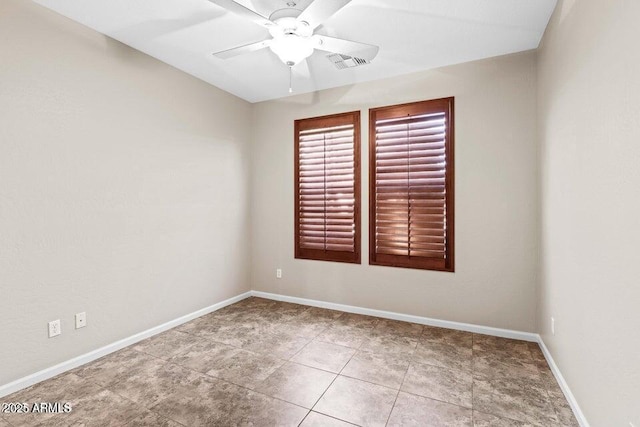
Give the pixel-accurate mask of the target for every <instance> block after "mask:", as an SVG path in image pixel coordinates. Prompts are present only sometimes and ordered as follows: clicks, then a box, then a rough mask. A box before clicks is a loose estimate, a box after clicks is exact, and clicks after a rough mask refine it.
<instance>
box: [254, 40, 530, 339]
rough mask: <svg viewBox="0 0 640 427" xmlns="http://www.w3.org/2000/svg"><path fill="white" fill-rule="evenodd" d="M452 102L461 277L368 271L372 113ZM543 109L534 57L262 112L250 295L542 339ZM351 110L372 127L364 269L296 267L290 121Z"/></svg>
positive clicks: (335, 93)
mask: <svg viewBox="0 0 640 427" xmlns="http://www.w3.org/2000/svg"><path fill="white" fill-rule="evenodd" d="M337 72H339V71H337ZM448 96H455V97H456V126H457V127H456V213H455V215H456V242H455V244H456V272H455V273H454V274H452V273H443V272H431V271H422V270H411V269H399V268H390V267H377V266H369V264H368V250H369V249H368V239H367V236H368V232H367V230H368V228H367V227H368V216H367V215H368V209H367V206H368V202H367V201H368V191H367V190H368V188H367V183H368V167H367V159H368V155H367V154H368V153H367V149H366V147H368V145H367V144H368V143H367V141H368V134H367V126H366V120H367V118H368V111H367V109H368V108H370V107H377V106H383V105H390V104H397V103H404V102H410V101H417V100H425V99H433V98H440V97H448ZM535 98H536V76H535V54H534V53H532V52H528V53H523V54H517V55H511V56H506V57H501V58H496V59H490V60H484V61H479V62H473V63H468V64H463V65H456V66H452V67H448V68H443V69H438V70H434V71H428V72H421V73H417V74H411V75H407V76H402V77H397V78H392V79H387V80H381V81H376V82H371V83H363V84H358V85H355V86H348V87H342V88H338V89H330V90H325V91H322V92H319V93H315V94H310V95H300V96H294V97H291V98H286V99H282V100H276V101H270V102H264V103H260V104H256V105H255V109H254V128H253V131H254V138H253V149H252V152H253V180H252V211H253V214H252V221H253V231H252V248H253V251H252V254H253V262H252V287H253V289H256V290H261V291H267V292H274V293H280V294H285V295H290V296H298V297H305V298H313V299H317V300H323V301H331V302H337V303H343V304H351V305H356V306H361V307H368V308H375V309H382V310H389V311H395V312H400V313H406V314H413V315H420V316H428V317H434V318H438V319H445V320H453V321H459V322H470V323H476V324H480V325H487V326H494V327H501V328H508V329H516V330H522V331H534V330H535V324H534V322H535V304H536V301H535V299H536V280H537V279H536V268H537V259H536V256H537V252H538V247H537V241H538V226H537V209H536V206H537V190H538V183H537V165H536V157H537V140H536V118H535V116H536V103H535V101H536V99H535ZM353 110H362V114H363V119H364V120H365V122H364V123H365V125H364V126H363V134H362V141H363V158H362V161H363V168H362V183H363V188H362V193H363V195H362V207H363V209H362V210H363V217H362V237H363V242H362V244H363V247H362V253H363V257H362V262H363V263H362V265H349V264H340V263H330V262H321V261H307V260H296V259H294V256H293V241H294V239H293V229H294V225H293V214H294V212H293V200H294V199H293V197H294V194H293V147H294V146H293V121H294V120H295V119H298V118H304V117H313V116H319V115H324V114H331V113H337V112H343V111H353ZM278 267H279V268H282V269H283V278H282V279H280V280H278V279H276V277H275V270H276V268H278Z"/></svg>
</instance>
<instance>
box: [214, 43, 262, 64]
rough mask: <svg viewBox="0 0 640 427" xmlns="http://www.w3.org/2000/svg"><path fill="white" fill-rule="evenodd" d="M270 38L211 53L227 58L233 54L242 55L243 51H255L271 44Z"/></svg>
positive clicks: (233, 55)
mask: <svg viewBox="0 0 640 427" xmlns="http://www.w3.org/2000/svg"><path fill="white" fill-rule="evenodd" d="M271 41H272V39H268V40H263V41H261V42H257V43H251V44H246V45H244V46H238V47H234V48H232V49H227V50H223V51H220V52H216V53H214V54H213V56H215V57H216V58H220V59H229V58H233V57H235V56H239V55H243V54H245V53H250V52H255V51H256V50H260V49H264V48H265V47H269V46H270V45H271Z"/></svg>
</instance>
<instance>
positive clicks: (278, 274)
mask: <svg viewBox="0 0 640 427" xmlns="http://www.w3.org/2000/svg"><path fill="white" fill-rule="evenodd" d="M276 279H282V269H281V268H276Z"/></svg>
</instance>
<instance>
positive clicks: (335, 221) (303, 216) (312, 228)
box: [295, 111, 360, 264]
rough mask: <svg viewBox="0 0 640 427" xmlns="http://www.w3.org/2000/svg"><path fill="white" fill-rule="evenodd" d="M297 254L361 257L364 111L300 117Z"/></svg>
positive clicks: (351, 259) (316, 257)
mask: <svg viewBox="0 0 640 427" xmlns="http://www.w3.org/2000/svg"><path fill="white" fill-rule="evenodd" d="M295 256H296V258H304V259H314V260H322V261H339V262H351V263H358V264H359V263H360V112H359V111H358V112H352V113H345V114H337V115H333V116H326V117H317V118H312V119H304V120H296V122H295Z"/></svg>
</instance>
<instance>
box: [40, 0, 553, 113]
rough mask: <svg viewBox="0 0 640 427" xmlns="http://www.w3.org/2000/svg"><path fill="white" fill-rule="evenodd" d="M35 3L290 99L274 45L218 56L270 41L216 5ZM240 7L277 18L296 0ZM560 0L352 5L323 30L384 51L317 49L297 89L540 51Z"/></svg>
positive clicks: (212, 77)
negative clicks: (350, 60)
mask: <svg viewBox="0 0 640 427" xmlns="http://www.w3.org/2000/svg"><path fill="white" fill-rule="evenodd" d="M35 1H36V2H37V3H39V4H41V5H43V6H46V7H48V8H50V9H52V10H55V11H57V12H58V13H60V14H62V15H64V16H67V17H69V18H71V19H73V20H75V21H78V22H80V23H82V24H84V25H86V26H88V27H90V28H93V29H94V30H97V31H99V32H101V33H103V34H106V35H108V36H110V37H112V38H114V39H116V40H119V41H121V42H123V43H125V44H127V45H129V46H131V47H133V48H135V49H138V50H140V51H142V52H145V53H147V54H149V55H151V56H153V57H155V58H157V59H159V60H161V61H164V62H166V63H167V64H171V65H173V66H174V67H176V68H178V69H180V70H183V71H185V72H187V73H189V74H192V75H193V76H196V77H198V78H200V79H202V80H204V81H206V82H208V83H211V84H212V85H214V86H217V87H219V88H221V89H223V90H226V91H228V92H231V93H233V94H235V95H237V96H239V97H241V98H244V99H246V100H247V101H250V102H258V101H264V100H268V99H275V98H281V97H285V96H288V95H289V93H288V89H289V74H288V68H287V66H286V65H284V64H283V63H282V62H280V60H279V59H278V58H277V57H276V56H275V54H273V53H272V52H271V51H270V50H269V49H263V50H261V51H258V52H254V53H250V54H248V55H244V56H240V57H236V58H232V59H227V60H222V59H217V58H214V57H213V56H212V55H211V53H212V52H216V51H220V50H224V49H228V48H232V47H235V46H238V45H243V44H247V43H252V42H256V41H260V40H262V39H264V38H267V37H268V36H269V35H268V32H267V30H265V29H264V28H262V27H260V26H258V25H256V24H254V23H252V22H250V21H247V20H245V19H243V18H240V17H238V16H237V15H234V14H232V13H229V12H227V11H225V10H224V9H222V8H220V7H218V6H216V5H214V4H213V3H210V2H209V1H207V0H35ZM237 1H238V3H241V4H243V5H244V6H246V7H249V8H251V9H254V10H256V11H257V12H259V13H261V14H263V15H266V16H268V15H269V14H270V13H271V12H272V11H273V10H276V9H280V8H282V7H286V3H287V1H291V0H237ZM310 1H311V0H297V3H298V5H297V7H298V8H304V6H306V5H307V4H309V3H310ZM316 1H324V0H316ZM556 1H557V0H353V1H351V3H349V4H347V6H345V7H344V8H343V9H342V10H340V11H339V12H338V13H337V14H335V15H333V16H332V17H331V18H330V19H329V20H328V21H326V22H325V24H324V25H323V26H321V27H320V28H319V29H318V31H317V32H318V33H320V34H325V35H329V36H333V37H340V38H345V39H349V40H354V41H360V42H363V43H369V44H375V45H378V46H380V53H379V54H378V56H377V57H376V59H375V60H374V61H373V62H372V63H371V64H369V65H365V66H362V67H358V68H352V69H345V70H338V69H336V68H335V66H334V65H333V64H331V63H330V62H329V60H328V59H327V58H326V57H325V56H326V53H324V52H319V51H316V52H315V53H314V55H313V56H312V57H310V58H309V59H308V64H309V68H310V71H311V76H310V77H307V78H305V77H302V75H303V71H302V70H297V75H294V78H293V88H294V93H304V92H312V91H315V90H320V89H326V88H330V87H337V86H343V85H349V84H353V83H357V82H363V81H370V80H376V79H380V78H385V77H391V76H396V75H401V74H406V73H411V72H415V71H420V70H425V69H430V68H435V67H441V66H445V65H451V64H457V63H461V62H467V61H473V60H477V59H481V58H488V57H492V56H498V55H504V54H508V53H513V52H519V51H524V50H529V49H534V48H536V47H537V46H538V44H539V43H540V39H541V37H542V34H543V33H544V30H545V28H546V26H547V23H548V21H549V17H550V16H551V13H552V12H553V9H554V7H555V5H556ZM296 67H304V65H298V66H296ZM294 69H295V68H294Z"/></svg>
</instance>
